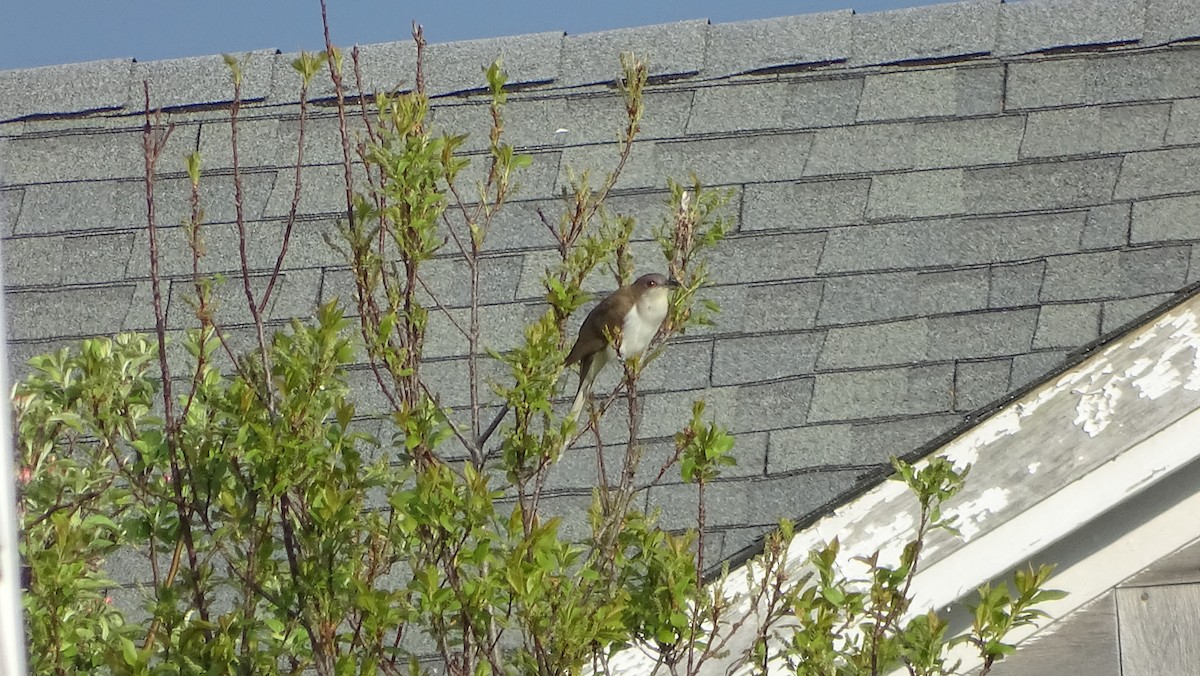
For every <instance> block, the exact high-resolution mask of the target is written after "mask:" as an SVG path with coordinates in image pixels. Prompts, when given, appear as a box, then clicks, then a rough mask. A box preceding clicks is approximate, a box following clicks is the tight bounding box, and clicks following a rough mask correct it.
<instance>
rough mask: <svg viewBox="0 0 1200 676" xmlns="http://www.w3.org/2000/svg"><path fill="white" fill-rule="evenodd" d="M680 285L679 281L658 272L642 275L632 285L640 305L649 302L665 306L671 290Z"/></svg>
mask: <svg viewBox="0 0 1200 676" xmlns="http://www.w3.org/2000/svg"><path fill="white" fill-rule="evenodd" d="M679 286H680V284H679V282H677V281H675V280H674V279H671V278H669V277H667V276H666V275H660V274H658V273H657V272H654V273H650V274H648V275H642V276H641V277H638V278H637V280H636V281H635V282H634V283H633V284H631V285H630V287H631V288H632V290H633V293H634V294H635V297H636V298H637V299H638V303H639V305H641V304H645V303H648V304H650V305H652V306H661V307H663V308H665V307H666V303H667V300H668V298H669V296H670V293H671V290H672V289H677V288H679Z"/></svg>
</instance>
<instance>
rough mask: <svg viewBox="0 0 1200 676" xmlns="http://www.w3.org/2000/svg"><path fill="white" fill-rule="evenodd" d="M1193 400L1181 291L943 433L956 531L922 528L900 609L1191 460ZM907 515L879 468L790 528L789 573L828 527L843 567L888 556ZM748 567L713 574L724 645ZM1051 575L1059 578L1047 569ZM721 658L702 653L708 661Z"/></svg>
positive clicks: (620, 661)
mask: <svg viewBox="0 0 1200 676" xmlns="http://www.w3.org/2000/svg"><path fill="white" fill-rule="evenodd" d="M1197 409H1200V296H1193V297H1192V298H1190V299H1188V300H1186V301H1184V302H1183V303H1181V304H1180V305H1178V306H1176V307H1174V308H1172V309H1170V310H1168V311H1167V312H1165V313H1163V314H1162V315H1160V316H1158V317H1157V318H1155V319H1153V320H1151V321H1149V322H1147V323H1146V324H1144V325H1143V326H1141V327H1140V328H1138V329H1135V330H1134V331H1132V332H1130V333H1129V334H1127V335H1125V336H1123V337H1122V338H1120V339H1118V340H1116V341H1114V342H1112V343H1110V344H1109V345H1107V346H1105V347H1104V348H1103V349H1102V350H1099V351H1098V352H1097V353H1096V354H1094V355H1093V356H1092V357H1090V358H1088V359H1087V360H1086V361H1084V362H1082V363H1081V364H1079V365H1078V366H1076V367H1074V368H1072V369H1070V370H1068V371H1067V372H1065V373H1062V374H1061V375H1059V376H1057V377H1055V378H1054V379H1052V380H1050V381H1048V382H1046V383H1045V384H1044V385H1042V386H1041V387H1039V388H1037V389H1035V390H1033V391H1031V392H1030V393H1029V394H1027V395H1026V396H1024V397H1022V398H1021V399H1019V400H1017V401H1014V402H1012V403H1011V404H1009V405H1007V406H1005V407H1004V408H1002V409H1000V410H999V411H997V412H996V413H995V414H993V415H991V416H990V417H988V418H987V419H985V420H983V421H982V422H981V423H980V424H978V425H977V426H975V427H973V428H971V429H970V430H968V431H966V432H965V433H963V434H962V435H960V436H959V437H956V438H955V439H953V440H951V441H950V442H949V443H947V444H946V445H945V446H943V447H942V448H941V449H939V450H938V451H937V452H935V453H934V454H933V455H940V456H945V457H947V458H949V459H950V460H952V461H953V462H954V463H955V464H956V465H957V466H960V467H965V466H967V465H970V466H971V473H970V476H969V477H968V479H967V484H966V487H965V489H964V490H963V491H962V492H961V493H960V494H959V495H958V496H957V497H956V498H955V500H954V501H953V502H952V503H951V504H950V505H949V506H948V508H947V509H946V510H944V516H946V517H949V518H954V519H955V520H956V525H957V527H958V529H959V530H960V532H961V533H962V536H963V537H962V538H961V539H960V538H956V537H953V536H949V535H946V534H941V533H939V534H938V535H936V536H933V537H931V538H930V539H929V540H928V544H927V547H926V550H925V557H924V559H923V562H922V568H921V569H920V571H919V573H918V574H917V576H916V579H915V580H914V586H913V591H914V594H915V602H914V604H913V607H912V608H911V609H910V613H912V614H916V613H921V612H924V611H925V610H926V609H928V608H941V607H944V606H946V605H948V604H950V603H951V602H953V601H955V600H957V599H959V598H961V597H962V596H963V595H965V594H966V593H968V592H969V591H971V590H973V589H974V588H975V587H977V586H978V585H979V584H982V583H983V582H986V581H988V580H991V579H993V578H994V577H995V576H997V575H999V574H1001V573H1003V572H1004V571H1007V570H1009V569H1011V568H1014V567H1015V566H1017V565H1019V564H1021V563H1022V562H1024V561H1027V560H1029V559H1030V558H1031V557H1033V555H1035V554H1036V553H1037V552H1039V551H1041V550H1043V549H1045V548H1046V547H1047V546H1049V545H1050V544H1052V543H1053V542H1055V541H1056V540H1058V539H1060V538H1062V537H1063V536H1065V535H1067V534H1069V533H1071V532H1072V531H1074V530H1076V529H1077V528H1079V527H1080V526H1081V525H1083V524H1086V523H1088V522H1089V521H1092V520H1093V519H1095V518H1097V517H1098V516H1100V515H1102V514H1104V513H1105V512H1106V511H1108V510H1110V509H1112V508H1113V507H1115V506H1117V505H1119V504H1121V503H1122V502H1124V501H1126V500H1127V499H1129V498H1130V497H1132V496H1134V495H1136V494H1138V493H1139V492H1141V491H1143V490H1145V489H1146V488H1147V487H1149V486H1151V485H1153V484H1154V483H1155V482H1157V481H1159V480H1161V479H1162V478H1164V477H1166V476H1168V475H1170V474H1171V473H1172V472H1174V471H1176V470H1177V469H1179V468H1180V467H1183V466H1185V465H1187V464H1188V463H1189V462H1190V461H1192V460H1194V459H1196V458H1197V457H1198V456H1200V444H1195V443H1188V442H1187V441H1188V440H1189V439H1195V438H1196V437H1197V436H1200V412H1197V413H1195V414H1193V411H1196V410H1197ZM1189 414H1191V415H1189ZM918 517H919V511H918V507H917V505H916V502H915V500H914V499H913V498H912V497H911V496H910V495H909V493H908V491H907V488H906V487H905V486H904V485H903V484H901V483H899V482H896V481H887V482H885V483H883V484H881V485H879V486H877V487H876V488H874V489H872V490H871V491H869V492H867V493H866V494H864V495H863V496H861V497H860V498H858V499H856V500H854V501H852V502H850V503H847V504H846V505H844V506H842V507H841V508H839V509H838V510H836V511H835V512H834V513H833V514H831V515H830V516H828V517H826V518H824V519H822V520H821V521H819V522H817V523H816V524H814V525H813V526H812V527H810V528H808V529H806V530H804V531H803V532H800V533H798V534H797V535H796V537H795V538H794V539H793V541H792V543H791V544H790V546H789V549H788V565H789V570H790V571H791V572H792V573H793V575H792V579H796V578H798V577H800V576H801V575H802V574H803V572H804V571H805V569H806V567H807V559H808V554H809V552H811V551H812V550H813V549H815V548H818V547H821V546H823V545H824V544H825V543H826V542H828V541H829V540H831V539H833V538H834V537H837V538H838V539H839V541H840V543H841V552H840V557H839V564H840V566H841V569H842V571H843V572H844V573H845V574H846V575H847V576H848V577H850V578H856V577H861V575H862V573H864V572H865V571H864V568H863V564H862V563H861V562H858V561H855V560H854V559H855V558H856V557H861V556H868V555H870V554H872V553H874V552H876V551H880V552H881V560H882V561H890V562H894V561H896V560H898V558H899V554H900V551H901V550H902V548H903V546H904V544H905V543H906V542H908V541H909V540H911V539H912V537H913V536H914V535H915V529H916V525H917V520H918ZM1009 524H1011V525H1009ZM1192 537H1195V536H1194V535H1193V536H1192ZM1186 541H1187V540H1184V541H1183V542H1186ZM975 543H978V544H977V545H976V544H975ZM1181 544H1182V542H1181V543H1178V544H1176V545H1175V547H1178V546H1180V545H1181ZM1169 551H1171V550H1166V552H1169ZM1166 552H1163V553H1164V554H1165V553H1166ZM1141 565H1143V566H1144V565H1146V563H1142V564H1141ZM754 566H755V563H754V562H753V561H752V562H750V563H748V564H747V567H743V568H742V569H740V570H737V571H733V572H731V574H730V576H729V580H728V581H727V582H726V584H725V593H726V594H727V595H729V596H731V597H732V598H734V599H735V600H736V601H737V603H738V604H739V607H738V612H739V613H740V614H741V615H751V616H752V618H751V620H750V621H746V622H744V623H743V624H742V625H741V632H740V635H738V636H735V637H734V638H733V639H731V641H730V643H729V644H728V647H729V649H730V655H731V657H736V656H738V655H740V653H741V651H742V650H744V649H745V648H746V647H747V646H749V645H750V642H751V640H752V639H753V635H754V632H755V631H756V629H757V625H756V623H755V621H754V617H753V616H756V615H757V614H758V612H757V609H755V608H750V607H749V605H748V602H746V601H745V600H744V599H746V598H747V591H748V587H747V582H746V580H747V578H748V577H752V576H753V575H754V573H755V568H754ZM1136 570H1138V569H1137V568H1135V569H1133V570H1131V571H1128V572H1127V573H1126V574H1125V575H1126V576H1127V575H1129V574H1132V573H1133V572H1136ZM1060 577H1061V576H1060ZM1121 579H1122V578H1120V577H1118V578H1115V579H1113V580H1112V582H1111V584H1115V583H1116V582H1119V581H1120V580H1121ZM1052 584H1053V585H1054V586H1061V585H1060V584H1059V582H1058V579H1057V578H1056V579H1055V581H1054V582H1053V583H1052ZM1111 584H1110V585H1109V586H1111ZM1093 597H1094V595H1093V596H1089V597H1088V598H1089V599H1090V598H1093ZM1085 600H1086V599H1085ZM1081 602H1082V601H1081ZM739 617H740V615H732V616H731V617H730V619H729V621H730V622H731V623H733V622H735V621H736V620H737V619H738V618H739ZM610 666H611V667H613V668H614V670H616V671H617V672H618V673H629V674H634V673H646V670H647V668H652V667H653V660H652V659H650V658H649V657H648V655H647V654H646V652H644V651H642V650H639V649H637V648H633V649H630V650H626V651H624V652H622V653H621V654H620V655H618V656H615V657H614V659H613V660H612V661H611V662H610ZM727 666H728V665H727V664H716V663H711V667H712V673H724V672H725V669H726V668H727Z"/></svg>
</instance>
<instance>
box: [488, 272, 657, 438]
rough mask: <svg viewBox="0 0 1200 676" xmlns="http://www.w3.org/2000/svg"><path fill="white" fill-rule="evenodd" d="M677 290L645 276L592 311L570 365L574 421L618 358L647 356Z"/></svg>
mask: <svg viewBox="0 0 1200 676" xmlns="http://www.w3.org/2000/svg"><path fill="white" fill-rule="evenodd" d="M678 287H679V282H677V281H675V280H673V279H668V278H667V277H666V276H665V275H660V274H657V273H652V274H648V275H642V276H641V277H638V278H637V280H636V281H634V282H633V283H632V284H629V285H628V286H623V287H621V288H619V289H617V290H616V291H613V292H612V293H611V294H609V295H608V297H607V298H605V299H604V300H602V301H600V303H599V304H598V305H596V307H594V308H592V311H591V312H589V313H588V316H587V318H586V319H584V320H583V325H582V326H580V327H579V337H578V338H576V339H575V345H574V347H572V348H571V353H570V354H568V355H567V361H566V364H565V365H566V366H570V365H572V364H576V363H577V364H579V389H577V390H576V391H575V403H574V404H572V406H571V416H572V417H573V418H578V417H579V412H580V411H581V410H583V404H584V402H585V401H586V400H587V397H588V394H589V393H591V391H592V382H593V381H595V380H596V376H597V375H598V374H599V373H600V370H601V369H603V368H604V366H605V364H607V363H608V362H610V361H612V360H613V358H614V357H619V358H621V359H629V358H630V357H633V356H636V355H640V354H641V353H642V352H645V351H646V348H647V347H648V346H649V345H650V341H651V340H653V339H654V335H655V334H656V333H658V329H659V327H661V326H662V323H663V320H665V319H666V318H667V310H668V309H669V307H670V302H671V299H670V294H671V289H675V288H678ZM610 338H612V339H617V338H619V340H620V344H619V345H618V346H616V347H614V346H612V345H609V339H610ZM508 409H509V407H508V404H505V405H504V407H503V408H501V409H500V413H499V414H497V415H496V417H495V418H494V419H493V420H492V423H491V424H490V425H488V427H487V429H486V430H484V432H483V434H481V435H480V436H479V439H477V440H476V442H475V446H476V448H483V445H484V444H485V443H487V440H488V438H489V437H491V436H492V432H495V431H496V427H497V426H499V425H500V421H501V420H502V419H503V418H504V416H505V415H506V414H507V413H508Z"/></svg>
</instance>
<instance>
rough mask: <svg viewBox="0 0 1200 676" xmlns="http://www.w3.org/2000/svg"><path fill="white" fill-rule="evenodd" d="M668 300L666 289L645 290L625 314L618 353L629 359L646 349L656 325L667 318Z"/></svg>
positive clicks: (659, 324) (652, 337)
mask: <svg viewBox="0 0 1200 676" xmlns="http://www.w3.org/2000/svg"><path fill="white" fill-rule="evenodd" d="M669 302H670V300H669V297H668V295H667V290H666V289H661V290H660V289H654V290H651V291H649V292H647V293H646V294H645V295H644V296H642V298H640V299H638V302H636V303H634V305H633V307H631V308H629V312H628V313H626V314H625V322H624V323H623V324H622V326H621V349H620V351H619V353H618V355H619V356H620V357H621V358H622V359H629V358H630V357H633V356H635V355H639V354H641V353H643V352H645V351H646V347H648V346H649V345H650V341H651V340H653V339H654V334H656V333H658V327H660V326H662V323H663V320H664V319H666V318H667V308H668V304H669Z"/></svg>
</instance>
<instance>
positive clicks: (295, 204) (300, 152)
mask: <svg viewBox="0 0 1200 676" xmlns="http://www.w3.org/2000/svg"><path fill="white" fill-rule="evenodd" d="M309 74H310V71H307V70H306V71H305V75H304V79H303V82H302V83H301V85H300V121H299V123H298V126H299V132H298V134H299V138H298V139H297V141H296V171H295V175H294V176H295V181H296V184H295V187H294V188H293V190H292V204H291V206H290V207H289V208H288V216H287V225H286V226H285V227H284V229H283V243H282V244H281V245H280V247H279V257H278V258H276V259H275V268H274V269H273V270H272V271H271V279H270V280H268V281H267V288H266V290H265V291H263V296H262V301H260V302H259V304H258V311H259V312H264V311H265V310H266V309H267V303H268V302H269V301H270V300H271V292H272V291H273V290H274V289H275V280H276V279H278V278H279V270H280V269H281V268H282V267H283V259H284V257H285V256H287V251H288V243H289V242H290V241H291V239H292V226H294V225H295V224H296V212H297V211H298V210H299V209H300V189H301V182H300V175H301V173H302V172H301V171H300V167H302V166H303V165H304V126H305V125H304V123H305V121H306V120H307V117H308V115H307V114H308V75H309Z"/></svg>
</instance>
